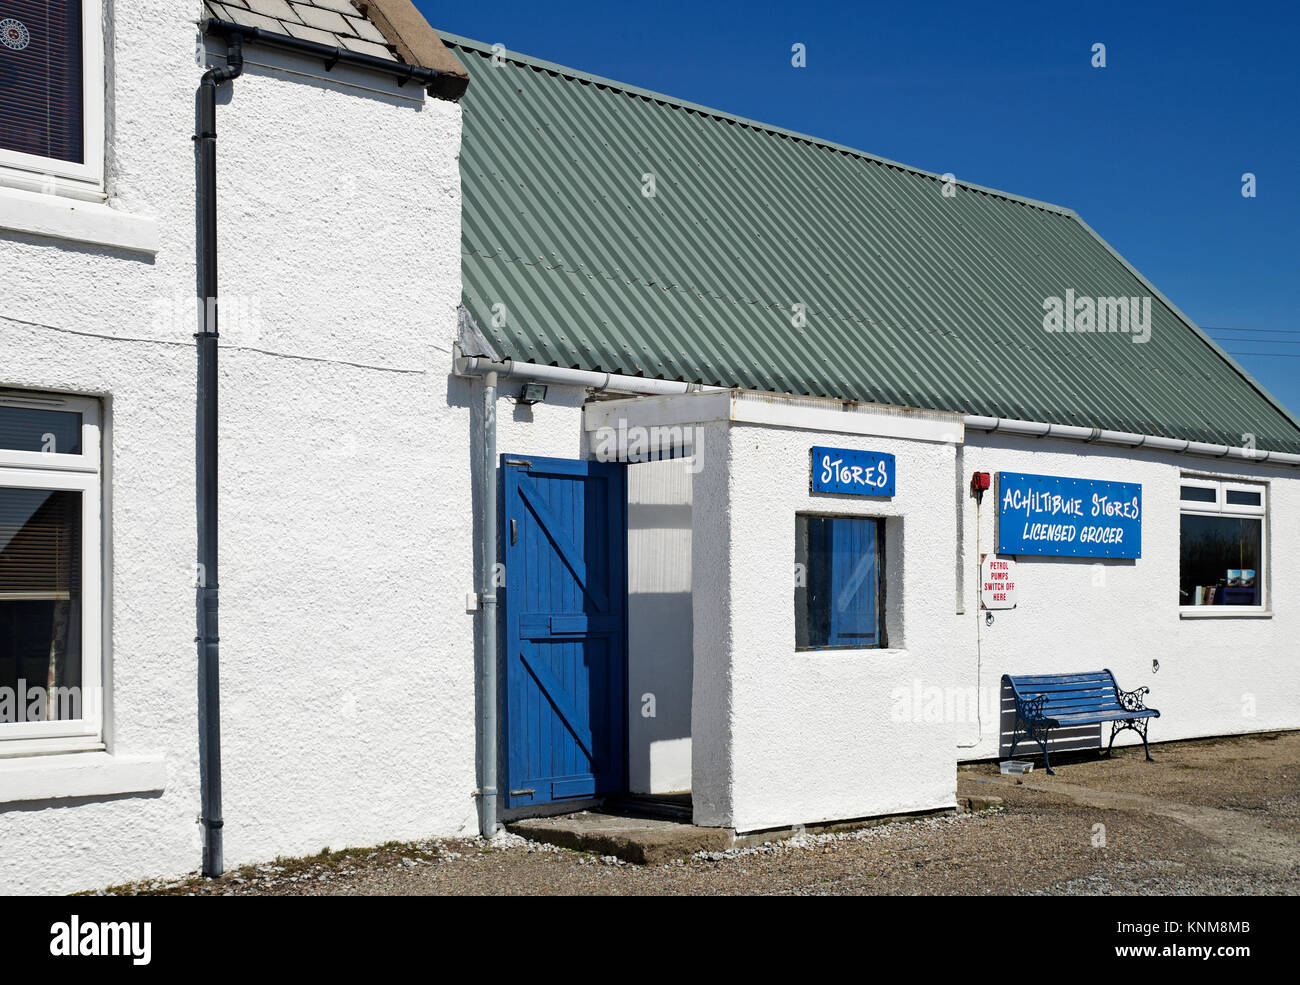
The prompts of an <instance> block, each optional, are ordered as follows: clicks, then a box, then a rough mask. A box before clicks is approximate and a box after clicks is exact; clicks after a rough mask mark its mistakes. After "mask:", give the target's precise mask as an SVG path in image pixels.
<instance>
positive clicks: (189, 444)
mask: <svg viewBox="0 0 1300 985" xmlns="http://www.w3.org/2000/svg"><path fill="white" fill-rule="evenodd" d="M109 8H110V10H111V11H112V12H113V15H112V17H111V19H110V22H109V23H108V25H107V38H108V42H107V49H108V73H107V74H108V78H109V79H110V86H109V98H108V112H109V126H108V145H107V182H106V184H107V190H108V193H109V201H108V203H107V204H106V205H105V206H96V207H93V208H92V207H89V206H78V208H79V209H82V210H83V214H86V215H91V216H92V217H94V216H99V217H101V218H102V217H103V216H104V215H105V214H106V210H108V209H111V210H113V213H112V214H111V215H109V216H108V218H109V219H115V218H119V217H125V220H124V225H123V226H122V228H125V229H126V230H127V233H126V234H124V235H123V237H122V242H121V243H120V244H118V245H90V244H87V243H84V242H78V241H75V240H74V239H72V238H69V235H60V236H48V235H38V234H35V233H33V232H24V231H19V230H16V229H15V228H14V226H13V225H12V224H9V225H5V222H8V221H9V217H10V216H11V215H13V214H14V213H12V212H10V211H9V210H10V209H11V207H13V203H14V202H23V203H24V204H25V206H28V207H30V205H31V202H30V200H29V199H28V200H24V199H22V198H21V196H19V197H18V198H14V197H13V196H18V194H19V193H16V192H9V191H4V190H0V196H9V197H7V198H4V200H3V201H0V207H2V210H3V211H4V213H5V220H4V221H3V222H0V226H3V228H0V269H3V270H4V277H3V279H0V386H3V387H8V388H21V389H26V390H55V391H67V392H72V393H79V394H91V395H95V396H97V397H99V398H101V400H102V402H103V407H104V411H105V418H106V425H105V429H104V442H103V448H104V454H105V471H104V482H103V491H104V508H103V513H104V523H105V527H104V544H105V549H104V556H105V577H104V585H105V589H106V591H105V600H104V612H105V623H106V631H105V636H106V641H107V645H106V648H105V649H106V653H105V666H106V676H105V679H106V683H107V693H106V702H107V716H106V728H105V736H104V738H105V745H106V754H104V753H101V754H98V755H96V756H93V757H90V760H89V761H90V762H92V763H93V765H91V766H87V767H85V768H84V769H81V770H78V771H77V776H76V777H75V778H74V779H73V780H70V781H69V782H68V785H67V786H66V787H61V786H60V784H62V783H63V782H64V781H63V780H62V779H58V778H57V777H64V776H66V774H65V773H64V772H62V771H60V770H59V769H58V767H59V766H60V763H59V762H58V761H59V760H61V759H62V760H67V759H68V758H70V757H48V756H47V757H32V756H15V755H12V754H7V753H6V751H5V749H4V747H3V745H0V890H3V891H6V892H65V891H71V890H79V889H87V888H94V887H96V886H102V885H106V884H109V883H112V882H115V881H120V880H124V879H130V878H137V877H141V876H154V875H168V874H178V873H184V872H188V871H193V870H195V869H196V868H197V866H198V863H199V860H200V839H199V830H198V825H197V824H196V817H197V814H198V805H199V796H198V764H197V731H196V701H195V673H196V671H195V646H194V631H195V627H194V588H193V566H194V554H195V506H194V437H195V434H194V432H195V425H194V413H195V353H194V342H193V339H192V337H191V336H192V334H193V332H194V331H195V327H196V315H195V303H194V284H195V266H194V264H195V245H194V244H195V231H194V230H195V198H194V191H195V189H194V153H193V149H192V146H193V145H192V142H191V139H190V136H191V134H192V133H193V131H194V106H195V91H196V88H197V86H198V81H199V77H200V75H201V73H202V71H203V66H202V65H200V64H199V59H197V58H196V46H197V43H198V32H197V27H196V25H197V22H198V20H199V18H200V16H201V11H200V7H199V4H197V3H184V4H178V3H175V2H174V0H138V2H133V3H130V4H126V3H121V4H111V5H109ZM222 50H224V49H222ZM245 56H246V67H245V73H244V75H243V76H242V77H241V78H239V79H237V80H236V81H235V82H234V83H233V84H232V85H226V86H223V87H222V92H221V95H220V96H219V105H218V110H217V125H218V132H219V140H218V183H219V187H218V196H219V216H220V261H221V292H222V298H223V308H222V312H223V314H222V325H221V331H222V350H221V436H220V440H221V448H220V457H221V561H222V567H221V577H220V583H221V596H222V609H221V647H222V678H221V686H222V696H223V743H222V746H223V749H222V751H223V759H224V807H225V814H226V818H227V821H226V826H225V848H226V861H227V864H228V865H231V866H233V865H238V864H241V863H244V862H248V861H254V860H262V859H267V858H272V857H275V856H276V855H279V854H292V853H301V852H314V851H318V850H320V849H321V848H322V847H324V846H326V845H331V846H335V847H338V846H341V845H361V844H370V843H375V842H377V841H383V840H386V839H390V838H412V837H418V836H427V835H429V834H431V833H435V834H452V833H455V832H458V831H460V830H462V829H463V828H464V827H465V826H466V825H467V824H468V825H470V827H472V826H473V819H474V801H473V796H472V795H473V791H474V786H475V774H474V717H473V716H474V687H473V646H472V631H471V625H472V622H471V617H470V616H468V615H466V613H465V606H464V593H465V592H466V591H469V590H470V589H471V588H472V585H473V577H472V549H471V534H470V530H469V529H468V524H467V523H466V522H465V508H464V504H465V503H466V502H468V500H469V495H470V487H469V460H470V459H469V414H468V412H467V411H466V410H465V408H464V406H463V405H460V404H458V403H457V402H456V400H457V399H458V395H459V394H461V391H462V390H464V391H465V392H467V388H466V387H464V386H463V385H460V386H459V389H458V386H457V385H454V386H451V387H450V388H449V386H448V382H447V381H448V366H449V363H450V356H449V352H450V346H451V342H452V339H453V338H454V335H455V331H456V309H457V305H458V303H459V300H460V273H459V271H460V255H459V241H460V208H461V199H460V183H459V174H458V168H457V154H458V150H459V142H460V126H461V113H460V108H459V106H458V105H457V104H455V103H451V102H446V101H442V100H437V99H434V98H432V97H426V96H425V94H424V92H423V91H422V90H421V89H419V88H418V87H411V86H407V87H405V88H399V87H398V86H397V85H396V83H395V82H394V81H392V80H389V79H387V78H385V77H383V76H379V75H374V74H370V73H364V74H363V73H360V72H356V71H353V70H351V69H347V68H344V67H343V66H338V67H336V68H335V70H334V71H333V72H330V73H326V72H324V71H323V69H322V66H321V65H320V64H319V63H313V62H308V61H303V60H301V59H298V58H296V57H293V56H286V55H283V54H276V53H274V52H272V51H270V50H268V49H265V48H263V47H259V46H255V45H250V46H247V47H246V48H245ZM219 62H220V58H212V59H210V63H219ZM37 205H38V206H46V205H48V207H49V208H50V209H52V210H57V209H59V208H63V209H64V210H65V213H64V214H61V215H60V216H59V219H58V223H57V227H58V228H59V229H60V230H63V231H64V232H65V233H69V231H70V235H75V234H76V232H77V228H78V227H77V226H76V220H75V218H74V219H72V220H69V219H68V216H67V215H66V205H65V204H62V203H61V201H60V200H59V199H58V198H57V197H55V196H50V197H49V198H48V199H47V200H46V201H45V202H38V203H37ZM100 210H105V211H100ZM110 225H112V224H111V223H110ZM120 225H121V224H120ZM104 228H105V227H104V224H103V223H100V224H99V225H98V226H97V227H96V232H95V235H101V234H102V232H103V229H104ZM115 235H116V234H115ZM86 761H87V760H85V759H82V760H79V762H86ZM42 770H45V771H46V773H45V774H44V775H45V776H46V777H47V778H48V777H56V778H54V779H48V782H47V783H46V788H45V789H46V792H47V793H48V796H47V797H46V798H45V799H35V800H34V799H30V798H31V797H32V796H33V794H32V788H33V782H34V777H35V776H36V774H37V773H38V772H40V771H42ZM19 791H27V792H26V793H24V794H22V796H21V799H15V795H16V793H17V792H19ZM70 794H75V796H71V797H70V796H69V795H70Z"/></svg>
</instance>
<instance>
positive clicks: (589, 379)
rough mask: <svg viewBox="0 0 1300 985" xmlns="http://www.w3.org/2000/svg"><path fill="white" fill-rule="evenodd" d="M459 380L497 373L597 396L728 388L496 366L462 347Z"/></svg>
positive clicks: (531, 366) (559, 369)
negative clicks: (581, 389) (588, 391)
mask: <svg viewBox="0 0 1300 985" xmlns="http://www.w3.org/2000/svg"><path fill="white" fill-rule="evenodd" d="M454 371H455V374H456V375H457V376H486V375H487V374H488V373H496V374H497V379H498V380H525V381H528V382H531V383H556V384H561V385H568V386H581V387H587V388H589V389H592V390H595V391H596V392H597V393H606V392H608V393H638V394H663V393H706V392H710V391H716V390H726V389H729V388H728V387H720V386H704V385H703V384H700V383H683V382H681V381H680V380H657V379H650V378H649V377H645V376H622V375H620V374H618V373H597V372H592V371H591V370H586V369H565V368H564V367H563V366H543V365H541V364H540V363H520V362H515V361H514V360H513V359H505V360H502V361H501V362H494V361H493V360H491V359H489V358H488V357H487V356H466V355H464V354H463V353H462V352H461V349H460V346H459V345H457V346H456V351H455V370H454Z"/></svg>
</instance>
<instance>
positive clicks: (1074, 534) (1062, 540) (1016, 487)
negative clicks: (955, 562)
mask: <svg viewBox="0 0 1300 985" xmlns="http://www.w3.org/2000/svg"><path fill="white" fill-rule="evenodd" d="M998 553H999V554H1038V555H1048V556H1055V557H1111V558H1138V557H1141V556H1142V485H1141V483H1136V482H1100V481H1096V480H1093V479H1071V478H1067V477H1064V476H1058V475H1027V474H1025V473H1023V472H999V473H998Z"/></svg>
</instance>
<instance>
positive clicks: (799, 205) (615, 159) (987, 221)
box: [443, 34, 1300, 453]
mask: <svg viewBox="0 0 1300 985" xmlns="http://www.w3.org/2000/svg"><path fill="white" fill-rule="evenodd" d="M443 39H444V41H446V42H447V43H448V45H449V46H450V47H451V48H452V50H453V51H455V52H456V53H458V54H459V56H460V58H461V60H462V61H463V62H464V63H465V64H466V66H467V67H468V68H469V72H470V74H471V76H472V78H473V82H472V84H471V85H470V86H469V90H468V92H467V93H466V95H465V96H464V98H463V99H462V101H461V105H462V107H463V109H464V133H463V137H462V149H461V181H462V193H463V199H464V206H463V222H462V275H463V281H464V286H463V297H464V304H465V306H466V308H467V310H468V312H469V314H470V315H471V317H472V318H473V319H474V321H475V323H476V324H477V326H478V328H479V331H480V332H481V333H483V334H484V335H485V336H486V338H487V339H488V340H489V341H490V343H491V345H492V347H493V348H495V349H496V350H497V351H496V353H495V354H496V355H500V356H509V357H512V358H514V359H517V360H521V361H529V362H537V363H542V364H547V365H556V366H565V367H571V368H576V369H586V370H599V371H606V372H614V373H625V374H630V375H643V376H648V377H662V378H665V379H677V380H686V381H692V382H701V383H706V384H718V385H722V386H735V387H743V388H747V389H756V390H769V391H775V392H789V393H794V394H810V395H816V396H823V397H833V398H839V399H844V400H855V401H869V402H876V403H885V404H896V405H903V406H910V407H918V408H926V409H934V410H946V411H958V412H962V413H967V414H978V415H985V416H992V417H1003V418H1017V419H1023V420H1031V421H1046V422H1050V423H1059V424H1070V425H1079V426H1085V427H1095V428H1105V429H1111V430H1117V431H1129V432H1137V433H1140V434H1150V435H1159V436H1166V437H1173V438H1181V439H1186V440H1191V441H1203V442H1209V443H1214V444H1226V445H1233V446H1240V445H1242V444H1243V443H1245V441H1246V440H1247V439H1246V438H1245V437H1244V436H1245V435H1254V436H1255V442H1256V445H1257V447H1259V448H1261V449H1268V450H1275V451H1283V452H1292V453H1300V422H1298V421H1297V420H1296V418H1295V417H1293V416H1292V415H1291V414H1290V413H1289V412H1288V411H1287V410H1286V409H1285V408H1284V407H1283V406H1282V405H1281V404H1280V403H1279V402H1278V401H1277V400H1276V399H1274V398H1273V397H1272V396H1271V395H1269V394H1268V392H1267V391H1266V390H1265V389H1264V388H1263V387H1262V386H1260V385H1259V384H1258V383H1257V382H1256V381H1254V380H1253V379H1252V378H1251V377H1250V375H1249V374H1248V373H1247V372H1246V371H1245V370H1244V369H1243V368H1242V367H1241V366H1239V365H1238V364H1237V363H1236V362H1235V361H1234V360H1233V359H1232V358H1231V357H1229V356H1228V355H1227V354H1226V353H1224V352H1223V351H1222V349H1220V348H1219V347H1218V346H1217V345H1216V344H1215V343H1214V342H1213V341H1212V340H1211V339H1210V338H1209V337H1208V336H1207V335H1205V334H1204V333H1203V332H1202V331H1201V330H1200V329H1199V328H1198V327H1197V326H1196V325H1195V324H1193V323H1192V321H1191V320H1190V319H1189V318H1187V316H1186V315H1184V314H1183V313H1182V312H1181V311H1179V310H1178V308H1176V307H1175V306H1174V305H1173V303H1172V302H1170V301H1169V300H1168V299H1166V298H1165V297H1164V296H1163V295H1162V294H1160V292H1159V291H1158V290H1156V289H1155V287H1154V286H1153V285H1151V283H1150V282H1149V281H1147V280H1146V279H1145V278H1144V277H1143V276H1142V275H1141V274H1140V273H1139V272H1138V271H1137V270H1135V269H1134V268H1133V267H1132V266H1131V265H1130V264H1129V263H1128V262H1127V261H1125V260H1124V259H1123V258H1122V257H1121V256H1120V255H1119V254H1117V253H1116V252H1115V251H1114V250H1113V249H1112V248H1111V247H1110V246H1109V245H1107V244H1106V243H1105V242H1104V241H1103V240H1102V239H1101V238H1100V237H1099V236H1098V235H1097V234H1096V233H1094V232H1093V230H1092V229H1091V228H1090V227H1089V226H1088V225H1087V224H1086V223H1085V222H1084V221H1083V220H1082V219H1081V218H1080V217H1079V216H1078V215H1076V214H1075V213H1074V212H1072V211H1071V210H1069V209H1065V208H1061V207H1059V206H1055V205H1049V204H1046V203H1043V202H1035V201H1032V200H1029V199H1025V198H1022V197H1019V196H1016V195H1011V194H1008V193H1006V192H1000V191H996V190H993V189H988V188H982V187H979V186H976V185H971V184H967V183H962V182H955V183H951V182H945V181H944V179H943V177H942V176H940V175H936V174H932V173H929V172H926V171H923V170H920V169H917V168H912V167H908V166H906V165H902V164H899V163H897V162H893V161H887V160H885V159H883V158H880V157H876V156H873V155H870V154H866V153H863V152H861V151H858V150H855V149H853V148H850V147H845V146H842V145H839V144H833V143H830V142H827V141H823V140H818V139H816V138H813V137H809V136H806V135H803V134H797V133H793V132H791V131H788V130H783V129H781V128H778V127H773V126H768V125H766V124H763V123H758V122H755V121H753V120H746V119H742V118H739V117H736V116H732V115H730V114H727V113H723V112H720V111H718V110H714V109H709V108H707V107H703V106H697V105H695V104H691V103H686V102H683V101H681V100H678V99H674V98H672V97H669V96H665V95H663V94H661V93H654V92H649V91H646V90H643V89H638V88H636V87H634V86H629V85H626V84H623V83H620V82H616V81H613V80H609V79H601V78H597V77H594V76H590V75H587V74H585V73H582V72H578V71H576V70H574V69H570V68H566V67H564V66H560V65H555V64H552V63H549V62H544V61H541V60H539V59H535V58H530V57H528V56H524V55H520V54H518V53H517V52H514V51H501V52H497V56H498V57H497V58H496V59H494V58H493V51H492V48H491V47H490V46H488V45H485V44H482V43H480V42H476V41H472V40H470V39H467V38H460V37H456V36H453V35H447V34H443ZM648 175H653V181H654V189H653V194H652V195H651V194H647V193H646V191H647V187H648V185H647V178H646V176H648ZM945 187H948V188H949V190H950V191H951V194H945ZM1067 290H1072V291H1073V292H1075V295H1076V296H1080V297H1085V296H1086V297H1092V298H1119V297H1123V298H1131V297H1136V298H1139V299H1141V298H1149V299H1150V306H1151V337H1150V340H1149V341H1147V342H1145V343H1142V344H1135V343H1134V342H1133V341H1132V336H1131V335H1125V334H1122V333H1115V334H1109V333H1108V334H1095V333H1090V334H1073V333H1071V334H1051V333H1048V332H1047V331H1045V329H1044V325H1043V318H1044V303H1045V301H1046V299H1048V298H1051V297H1059V298H1062V299H1064V298H1065V296H1066V292H1067ZM797 305H801V306H802V308H798V307H796V306H797ZM801 313H802V314H801Z"/></svg>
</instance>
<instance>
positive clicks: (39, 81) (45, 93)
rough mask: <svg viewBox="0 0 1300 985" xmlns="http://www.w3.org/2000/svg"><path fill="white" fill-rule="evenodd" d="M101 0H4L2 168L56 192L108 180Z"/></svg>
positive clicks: (0, 37)
mask: <svg viewBox="0 0 1300 985" xmlns="http://www.w3.org/2000/svg"><path fill="white" fill-rule="evenodd" d="M101 6H102V5H101V4H100V3H99V2H98V0H0V120H3V124H2V125H0V172H3V175H4V177H5V179H6V183H7V184H16V185H19V186H26V187H28V188H29V189H32V190H37V191H44V192H58V191H60V190H61V188H60V182H59V179H68V180H69V181H68V182H65V184H68V183H71V184H82V185H85V184H91V185H94V186H98V185H99V184H100V182H101V181H102V180H103V171H104V168H103V156H104V134H103V131H104V88H105V86H104V68H103V65H104V52H103V33H102V32H103V25H102V16H103V14H102V10H101Z"/></svg>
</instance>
